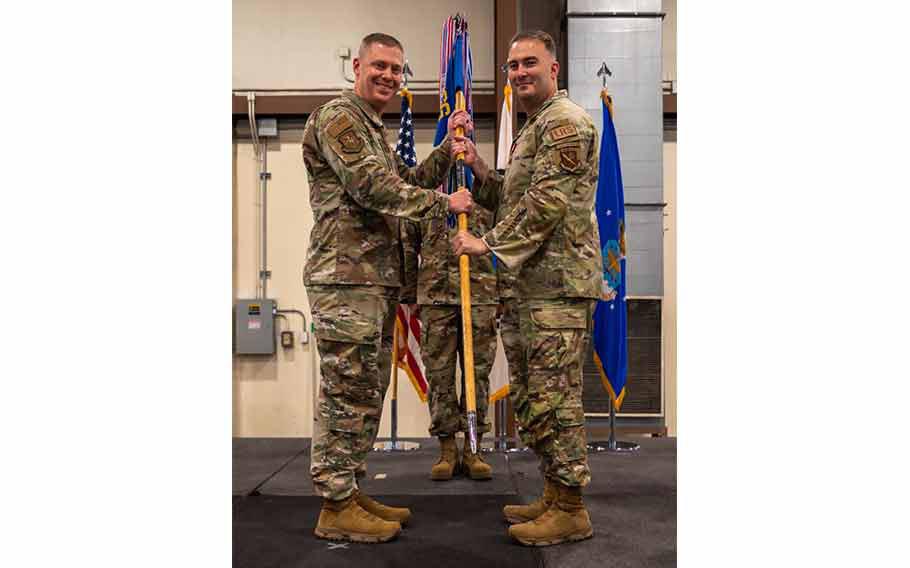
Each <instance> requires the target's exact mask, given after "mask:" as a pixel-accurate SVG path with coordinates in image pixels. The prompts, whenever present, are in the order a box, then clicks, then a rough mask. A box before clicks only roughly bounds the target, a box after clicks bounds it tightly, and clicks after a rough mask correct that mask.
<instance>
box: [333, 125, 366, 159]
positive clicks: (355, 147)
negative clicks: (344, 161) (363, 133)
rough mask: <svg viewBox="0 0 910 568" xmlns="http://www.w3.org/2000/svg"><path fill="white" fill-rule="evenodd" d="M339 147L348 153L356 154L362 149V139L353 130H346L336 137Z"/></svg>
mask: <svg viewBox="0 0 910 568" xmlns="http://www.w3.org/2000/svg"><path fill="white" fill-rule="evenodd" d="M338 142H340V143H341V149H342V150H343V151H344V152H346V153H348V154H357V153H358V152H360V151H361V150H363V139H362V138H361V137H360V136H358V135H357V133H356V132H355V131H353V130H348V131H347V132H344V133H342V134H341V135H340V136H339V137H338Z"/></svg>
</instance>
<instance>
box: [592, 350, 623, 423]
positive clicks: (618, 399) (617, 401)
mask: <svg viewBox="0 0 910 568" xmlns="http://www.w3.org/2000/svg"><path fill="white" fill-rule="evenodd" d="M594 363H595V364H596V365H597V370H598V371H599V372H600V382H601V383H603V386H604V388H605V389H606V390H607V393H609V395H610V401H611V402H612V403H613V407H614V408H615V409H616V412H619V407H620V406H622V401H623V399H624V398H626V387H625V386H623V387H622V390H621V391H619V396H616V393H615V392H613V386H612V385H611V384H610V379H609V378H607V373H606V372H605V371H604V365H603V362H602V361H601V360H600V357H598V356H597V351H596V350H595V351H594Z"/></svg>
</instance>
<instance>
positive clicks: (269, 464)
mask: <svg viewBox="0 0 910 568" xmlns="http://www.w3.org/2000/svg"><path fill="white" fill-rule="evenodd" d="M623 439H628V440H633V441H635V442H638V443H640V444H641V450H640V451H638V452H637V453H632V454H608V453H606V452H602V453H591V454H589V457H588V461H589V464H590V466H591V470H592V478H593V479H592V481H591V483H590V485H588V487H587V488H586V491H585V503H586V505H587V507H588V511H589V513H590V514H591V522H592V523H593V525H594V538H592V539H589V540H586V541H583V542H580V543H574V544H562V545H557V546H551V547H546V548H528V547H524V546H521V545H519V544H517V543H514V542H513V541H512V540H511V539H510V538H509V536H508V533H507V532H506V528H507V526H508V525H506V523H505V521H504V520H503V519H502V514H501V509H502V506H503V505H506V504H509V503H528V502H530V501H532V500H533V499H534V498H535V497H536V495H537V494H538V493H539V492H540V489H541V479H540V474H539V473H538V471H537V459H536V458H535V457H534V455H533V454H532V453H530V452H518V453H510V454H501V453H489V454H485V459H486V460H487V461H488V462H489V463H490V464H491V465H492V466H493V479H492V480H490V481H471V480H469V479H465V478H456V479H454V480H452V481H447V482H434V481H431V480H430V479H429V470H430V467H431V465H432V464H433V463H435V462H436V458H437V455H438V446H437V443H436V440H434V439H421V440H416V441H419V442H420V443H421V448H420V449H419V450H416V451H411V452H398V453H381V452H373V453H371V454H370V456H369V458H368V460H367V467H368V468H369V469H368V472H367V477H366V479H364V480H363V481H362V482H361V488H362V489H363V490H364V491H365V492H366V493H368V494H370V495H373V496H376V497H379V496H381V498H380V500H382V501H383V502H387V503H388V504H390V505H401V506H407V507H410V508H411V511H412V513H413V517H412V520H411V522H410V523H409V524H408V526H407V527H405V529H404V530H403V531H402V533H401V535H399V537H398V538H397V539H396V540H394V541H392V542H390V543H386V544H376V545H370V544H344V543H337V542H329V541H324V540H320V539H317V538H316V537H314V536H313V528H314V526H315V524H316V518H317V516H318V513H319V507H320V504H321V500H320V499H319V498H318V497H316V496H315V495H314V494H313V486H312V483H311V481H310V476H309V465H310V452H309V445H310V440H309V439H303V438H256V439H253V438H235V439H234V459H233V464H234V477H233V497H232V499H233V517H234V518H233V521H234V522H233V525H234V530H233V565H234V567H235V568H247V567H248V568H259V567H267V566H268V567H276V568H277V567H282V568H283V567H290V566H415V565H423V564H426V565H429V566H432V567H433V568H443V567H446V566H458V567H459V568H465V567H467V566H470V567H471V568H478V567H482V566H497V567H498V566H523V567H526V566H571V567H575V566H604V567H613V566H616V567H619V566H622V567H632V566H643V567H645V566H646V567H661V566H675V565H676V439H675V438H645V437H631V436H629V437H625V438H623ZM377 476H378V477H377Z"/></svg>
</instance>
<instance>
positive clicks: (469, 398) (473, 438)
mask: <svg viewBox="0 0 910 568" xmlns="http://www.w3.org/2000/svg"><path fill="white" fill-rule="evenodd" d="M455 110H456V111H458V110H465V98H464V92H462V91H460V90H459V91H457V92H456V93H455ZM455 134H456V135H458V136H464V128H462V127H460V126H459V127H456V128H455ZM455 175H456V176H457V178H458V189H459V190H461V189H466V188H467V184H466V183H465V172H464V153H463V152H462V153H460V154H458V155H457V156H456V162H455ZM467 231H468V216H467V214H465V213H459V214H458V232H459V233H466V232H467ZM458 265H459V269H460V273H461V330H462V332H461V336H462V338H463V340H464V341H463V349H464V369H465V408H466V409H467V414H468V432H467V434H468V440H469V442H470V444H471V453H472V454H476V453H477V398H476V395H475V390H474V338H473V334H472V331H471V263H470V261H469V260H468V255H466V254H463V255H461V257H460V258H459V259H458Z"/></svg>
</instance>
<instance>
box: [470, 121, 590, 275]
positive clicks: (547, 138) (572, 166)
mask: <svg viewBox="0 0 910 568" xmlns="http://www.w3.org/2000/svg"><path fill="white" fill-rule="evenodd" d="M544 128H545V130H544V133H543V135H542V136H541V139H540V140H541V142H540V144H539V145H538V150H537V154H536V155H535V156H534V174H533V175H532V177H531V185H530V187H529V188H528V190H527V191H526V192H525V194H524V196H522V198H521V200H520V201H519V202H518V205H517V206H516V207H515V208H514V209H513V210H512V211H511V212H510V213H509V215H507V216H506V217H505V218H504V219H502V220H501V221H500V222H499V223H497V224H496V226H495V227H493V228H492V229H491V230H490V231H489V232H487V234H486V235H484V236H483V241H484V243H486V245H487V246H488V247H489V248H490V250H491V251H492V252H493V254H495V255H496V257H497V258H498V259H499V260H501V261H502V262H503V263H504V264H505V265H506V267H508V268H509V269H510V270H515V269H517V268H518V267H519V266H521V264H522V263H523V262H525V261H526V260H528V259H529V258H530V257H531V256H533V255H534V253H535V252H537V250H538V249H539V248H540V246H541V245H542V244H543V243H544V242H545V241H546V240H547V239H548V238H549V237H550V235H552V234H553V231H554V230H555V229H556V227H557V226H559V224H560V222H561V221H562V220H563V218H564V217H565V215H566V210H567V208H568V207H567V206H568V203H569V199H571V196H572V193H573V192H574V190H575V186H576V184H577V183H578V182H579V180H580V179H581V177H582V176H583V175H586V174H587V173H588V169H589V168H590V167H591V165H590V164H589V160H588V153H589V151H590V150H591V147H592V143H593V133H592V132H591V130H590V129H588V128H584V127H583V125H582V124H580V123H579V124H576V123H573V122H571V121H568V120H563V121H559V122H556V123H555V124H552V125H546V126H545V127H544ZM582 133H584V134H582ZM479 201H480V200H479V199H478V202H479Z"/></svg>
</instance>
